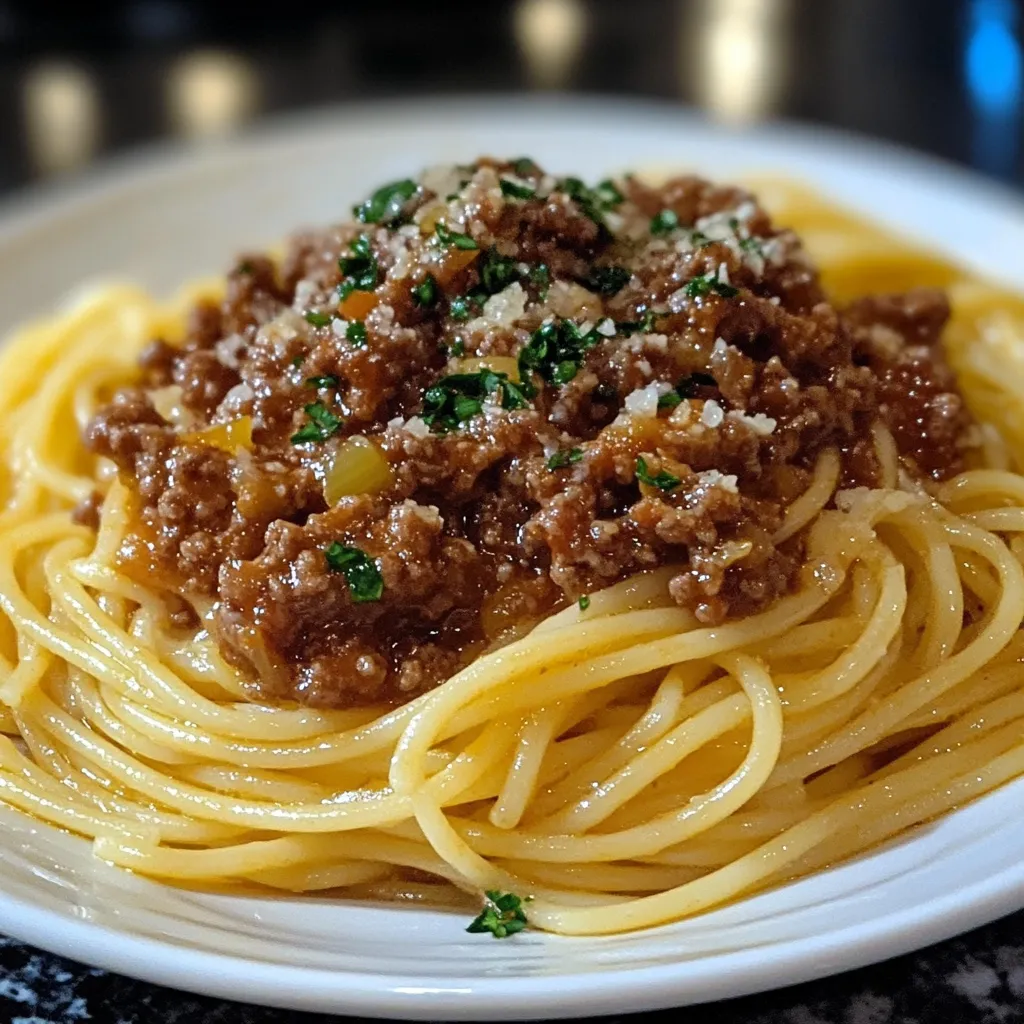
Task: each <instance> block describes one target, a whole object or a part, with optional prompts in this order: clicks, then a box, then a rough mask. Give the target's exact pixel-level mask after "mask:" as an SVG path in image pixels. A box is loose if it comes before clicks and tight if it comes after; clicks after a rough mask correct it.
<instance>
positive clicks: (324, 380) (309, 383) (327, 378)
mask: <svg viewBox="0 0 1024 1024" xmlns="http://www.w3.org/2000/svg"><path fill="white" fill-rule="evenodd" d="M337 386H338V378H337V377H335V376H334V375H333V374H331V373H325V374H324V375H323V376H322V377H307V378H306V387H307V388H336V387H337Z"/></svg>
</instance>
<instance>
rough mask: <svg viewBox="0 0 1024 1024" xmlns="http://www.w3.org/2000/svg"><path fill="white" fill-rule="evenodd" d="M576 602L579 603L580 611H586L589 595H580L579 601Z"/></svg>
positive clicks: (588, 605) (588, 604)
mask: <svg viewBox="0 0 1024 1024" xmlns="http://www.w3.org/2000/svg"><path fill="white" fill-rule="evenodd" d="M577 604H579V606H580V611H581V612H585V611H586V610H587V609H588V608H589V607H590V598H589V597H587V595H586V594H584V595H583V596H582V597H581V598H580V599H579V601H578V602H577Z"/></svg>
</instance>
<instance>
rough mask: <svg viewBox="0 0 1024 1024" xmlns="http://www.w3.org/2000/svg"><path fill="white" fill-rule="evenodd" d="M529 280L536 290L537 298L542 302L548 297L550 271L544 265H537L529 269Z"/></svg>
mask: <svg viewBox="0 0 1024 1024" xmlns="http://www.w3.org/2000/svg"><path fill="white" fill-rule="evenodd" d="M530 280H531V281H532V282H533V285H534V287H535V288H536V289H537V298H538V299H539V300H540V301H541V302H544V301H545V300H546V299H547V297H548V289H549V288H550V287H551V271H550V270H548V265H547V264H546V263H537V264H535V265H534V266H532V267H530Z"/></svg>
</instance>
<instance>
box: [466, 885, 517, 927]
mask: <svg viewBox="0 0 1024 1024" xmlns="http://www.w3.org/2000/svg"><path fill="white" fill-rule="evenodd" d="M484 895H485V896H486V898H487V902H486V903H485V904H484V909H483V910H482V911H481V912H480V913H479V914H478V915H477V916H476V917H475V918H473V920H472V921H471V922H470V924H469V927H468V928H467V929H466V931H467V932H473V933H480V932H490V933H491V934H492V935H493V936H494V937H495V938H496V939H505V938H508V936H510V935H515V934H516V933H517V932H521V931H522V930H523V929H524V928H525V927H526V926H527V925H528V924H529V921H528V920H527V918H526V912H525V911H524V910H523V900H522V899H521V898H520V897H519V896H517V895H516V894H515V893H514V892H501V891H499V890H498V889H488V890H487V892H486V893H485V894H484Z"/></svg>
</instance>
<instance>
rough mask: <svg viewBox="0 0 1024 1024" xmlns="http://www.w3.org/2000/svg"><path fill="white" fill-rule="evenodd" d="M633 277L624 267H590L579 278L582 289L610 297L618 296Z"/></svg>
mask: <svg viewBox="0 0 1024 1024" xmlns="http://www.w3.org/2000/svg"><path fill="white" fill-rule="evenodd" d="M632 276H633V275H632V274H631V273H630V272H629V271H628V270H627V269H626V268H625V267H615V266H611V267H596V266H595V267H591V268H590V269H589V270H588V271H587V273H586V274H585V275H584V276H583V277H581V278H580V283H581V284H582V285H583V287H584V288H588V289H589V290H590V291H592V292H596V293H597V294H598V295H604V296H605V297H611V296H612V295H616V294H618V293H619V292H620V291H622V289H623V288H625V286H626V285H627V284H628V283H629V279H630V278H631V277H632Z"/></svg>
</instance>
